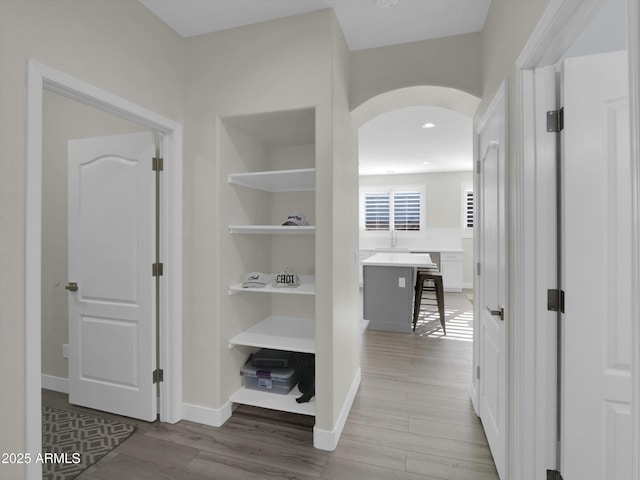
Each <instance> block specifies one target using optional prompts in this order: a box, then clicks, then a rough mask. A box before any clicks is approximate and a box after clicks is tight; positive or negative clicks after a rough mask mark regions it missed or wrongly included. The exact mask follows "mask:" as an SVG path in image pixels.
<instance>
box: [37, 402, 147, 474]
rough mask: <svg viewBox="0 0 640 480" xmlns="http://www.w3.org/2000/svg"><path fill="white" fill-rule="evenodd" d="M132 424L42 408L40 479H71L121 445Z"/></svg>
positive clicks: (131, 428) (133, 426) (130, 432)
mask: <svg viewBox="0 0 640 480" xmlns="http://www.w3.org/2000/svg"><path fill="white" fill-rule="evenodd" d="M135 429H136V427H135V425H127V424H125V423H120V422H115V421H110V420H105V419H103V418H98V417H94V416H92V415H87V414H84V413H75V412H66V411H64V410H58V409H55V408H50V407H42V453H41V454H40V456H41V458H39V459H38V460H39V461H40V462H41V463H42V478H43V480H71V479H72V478H75V477H77V476H78V475H79V474H80V473H82V472H83V471H84V470H86V469H87V468H88V467H89V466H91V465H92V464H94V463H95V462H97V461H98V460H100V459H101V458H102V457H103V456H105V455H106V454H107V453H108V452H109V451H111V450H112V449H114V448H115V447H117V446H118V445H120V444H121V443H122V442H124V441H125V440H126V439H127V438H129V436H130V435H131V434H132V433H133V432H134V431H135Z"/></svg>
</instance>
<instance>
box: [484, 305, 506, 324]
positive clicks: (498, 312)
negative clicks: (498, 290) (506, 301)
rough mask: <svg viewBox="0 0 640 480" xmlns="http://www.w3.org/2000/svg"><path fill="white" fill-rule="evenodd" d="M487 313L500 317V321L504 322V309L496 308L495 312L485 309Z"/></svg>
mask: <svg viewBox="0 0 640 480" xmlns="http://www.w3.org/2000/svg"><path fill="white" fill-rule="evenodd" d="M487 311H488V312H489V314H490V315H493V316H496V317H500V320H503V321H504V307H502V306H498V309H497V310H492V309H491V308H489V307H487Z"/></svg>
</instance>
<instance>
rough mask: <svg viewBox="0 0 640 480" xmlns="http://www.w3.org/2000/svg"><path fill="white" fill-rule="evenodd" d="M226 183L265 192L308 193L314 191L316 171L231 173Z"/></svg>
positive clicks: (306, 169)
mask: <svg viewBox="0 0 640 480" xmlns="http://www.w3.org/2000/svg"><path fill="white" fill-rule="evenodd" d="M227 181H228V182H229V183H231V184H234V185H241V186H243V187H249V188H255V189H258V190H264V191H266V192H309V191H313V190H315V189H316V169H315V168H305V169H299V170H275V171H267V172H250V173H231V174H229V176H228V179H227Z"/></svg>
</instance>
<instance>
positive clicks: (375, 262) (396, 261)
mask: <svg viewBox="0 0 640 480" xmlns="http://www.w3.org/2000/svg"><path fill="white" fill-rule="evenodd" d="M362 265H372V266H377V267H424V268H428V267H433V268H437V265H436V264H435V263H433V262H432V261H431V256H430V255H429V254H428V253H395V252H383V253H376V254H375V255H372V256H371V257H369V258H367V259H365V260H363V261H362Z"/></svg>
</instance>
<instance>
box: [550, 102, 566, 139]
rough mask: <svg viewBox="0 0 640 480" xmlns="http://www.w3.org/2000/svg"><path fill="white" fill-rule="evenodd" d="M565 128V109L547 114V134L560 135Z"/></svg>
mask: <svg viewBox="0 0 640 480" xmlns="http://www.w3.org/2000/svg"><path fill="white" fill-rule="evenodd" d="M563 128H564V107H562V108H560V109H559V110H550V111H548V112H547V132H549V133H560V132H561V131H562V129H563Z"/></svg>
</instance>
